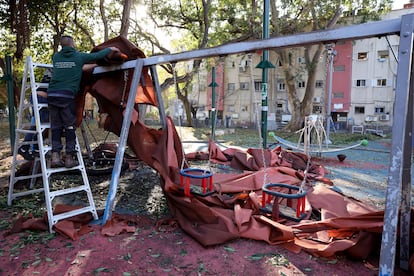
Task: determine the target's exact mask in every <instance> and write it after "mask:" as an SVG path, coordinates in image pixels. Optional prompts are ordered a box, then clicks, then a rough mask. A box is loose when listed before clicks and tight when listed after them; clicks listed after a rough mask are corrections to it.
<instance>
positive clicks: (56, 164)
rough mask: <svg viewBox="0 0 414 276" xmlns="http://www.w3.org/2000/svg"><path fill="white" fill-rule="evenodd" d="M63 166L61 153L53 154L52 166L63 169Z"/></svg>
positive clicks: (55, 152)
mask: <svg viewBox="0 0 414 276" xmlns="http://www.w3.org/2000/svg"><path fill="white" fill-rule="evenodd" d="M63 165H64V164H63V162H62V159H61V158H60V152H57V151H54V152H52V164H51V165H50V166H51V167H52V168H59V167H63Z"/></svg>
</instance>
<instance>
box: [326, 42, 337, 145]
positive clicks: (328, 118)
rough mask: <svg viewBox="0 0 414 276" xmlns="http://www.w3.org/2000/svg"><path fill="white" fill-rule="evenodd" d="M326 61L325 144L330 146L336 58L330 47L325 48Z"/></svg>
mask: <svg viewBox="0 0 414 276" xmlns="http://www.w3.org/2000/svg"><path fill="white" fill-rule="evenodd" d="M327 49H328V59H329V86H328V104H327V107H326V108H327V110H326V141H325V143H326V144H327V145H328V144H331V139H330V136H329V135H330V133H331V121H332V117H331V105H332V78H333V59H334V56H336V51H335V50H333V49H332V45H328V46H327Z"/></svg>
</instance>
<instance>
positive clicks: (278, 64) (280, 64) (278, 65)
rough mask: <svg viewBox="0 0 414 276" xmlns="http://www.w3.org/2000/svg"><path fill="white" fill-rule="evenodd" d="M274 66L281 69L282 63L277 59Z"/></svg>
mask: <svg viewBox="0 0 414 276" xmlns="http://www.w3.org/2000/svg"><path fill="white" fill-rule="evenodd" d="M276 64H277V67H282V66H283V64H282V61H281V60H280V59H278V60H277V61H276Z"/></svg>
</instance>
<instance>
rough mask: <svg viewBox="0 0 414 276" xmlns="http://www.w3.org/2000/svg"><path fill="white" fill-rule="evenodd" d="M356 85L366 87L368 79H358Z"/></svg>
mask: <svg viewBox="0 0 414 276" xmlns="http://www.w3.org/2000/svg"><path fill="white" fill-rule="evenodd" d="M355 86H356V87H365V86H367V81H366V80H356V81H355Z"/></svg>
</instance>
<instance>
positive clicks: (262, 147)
mask: <svg viewBox="0 0 414 276" xmlns="http://www.w3.org/2000/svg"><path fill="white" fill-rule="evenodd" d="M248 59H249V63H250V66H249V69H250V82H251V84H250V87H252V89H254V87H255V86H254V80H253V57H252V54H248ZM250 93H253V97H254V101H253V108H254V109H255V112H254V114H255V117H256V118H255V122H256V124H257V131H258V132H259V142H260V145H261V154H262V162H263V187H264V186H265V185H266V184H267V181H268V175H267V165H266V158H265V149H264V146H263V137H262V128H261V125H260V122H259V112H258V105H257V104H256V102H257V96H256V93H255V91H250Z"/></svg>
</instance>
